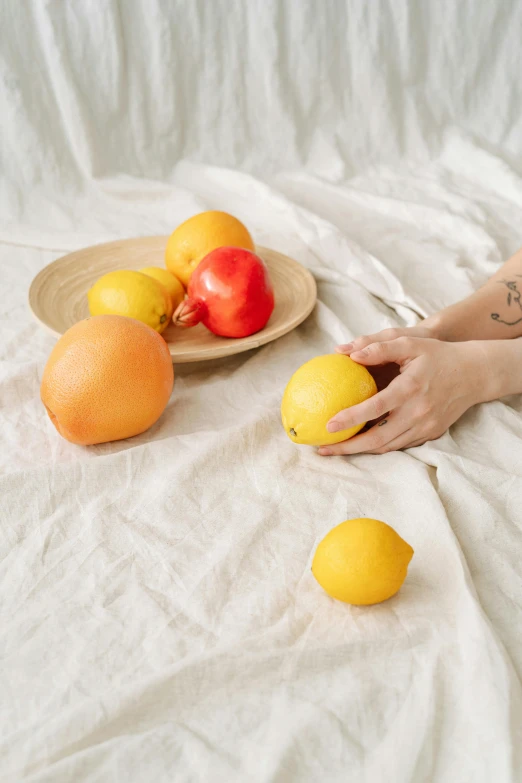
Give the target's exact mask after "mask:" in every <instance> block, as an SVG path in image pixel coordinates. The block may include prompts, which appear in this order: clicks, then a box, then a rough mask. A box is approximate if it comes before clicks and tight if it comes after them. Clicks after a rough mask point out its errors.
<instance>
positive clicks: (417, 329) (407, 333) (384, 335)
mask: <svg viewBox="0 0 522 783" xmlns="http://www.w3.org/2000/svg"><path fill="white" fill-rule="evenodd" d="M433 336H434V335H433V334H432V332H431V329H430V328H429V327H427V326H422V324H419V326H405V327H403V328H400V327H393V328H391V329H382V330H381V331H380V332H375V334H364V335H361V336H360V337H356V338H355V340H353V342H351V343H346V344H345V345H338V346H337V348H336V349H335V350H336V351H337V353H344V354H346V355H348V356H350V355H351V354H352V353H355V351H361V350H362V349H363V348H367V347H368V346H369V345H371V344H372V343H382V342H389V341H390V340H397V339H398V338H399V337H423V338H430V337H431V338H433Z"/></svg>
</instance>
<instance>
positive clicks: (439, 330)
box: [419, 313, 449, 342]
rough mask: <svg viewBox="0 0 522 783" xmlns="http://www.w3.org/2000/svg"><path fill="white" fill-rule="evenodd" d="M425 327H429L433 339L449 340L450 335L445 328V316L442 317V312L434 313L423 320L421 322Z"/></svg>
mask: <svg viewBox="0 0 522 783" xmlns="http://www.w3.org/2000/svg"><path fill="white" fill-rule="evenodd" d="M419 325H420V326H422V327H423V328H424V329H427V330H428V332H429V336H430V337H431V338H432V339H433V340H442V341H445V342H446V341H449V337H448V336H447V335H446V330H445V328H444V322H443V318H442V317H441V313H435V314H434V315H430V316H429V317H428V318H426V319H425V320H424V321H421V323H420V324H419Z"/></svg>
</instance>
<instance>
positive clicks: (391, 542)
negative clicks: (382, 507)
mask: <svg viewBox="0 0 522 783" xmlns="http://www.w3.org/2000/svg"><path fill="white" fill-rule="evenodd" d="M412 557H413V549H412V548H411V546H410V545H409V544H407V543H406V541H404V540H403V539H402V538H401V537H400V535H399V534H398V533H396V532H395V530H394V529H393V528H392V527H390V526H389V525H387V524H386V523H385V522H379V520H378V519H367V518H363V519H349V520H348V521H346V522H341V524H340V525H337V527H334V528H333V530H330V532H329V533H328V534H327V535H326V536H325V537H324V538H323V540H322V541H321V542H320V544H319V546H318V547H317V550H316V552H315V555H314V559H313V562H312V573H313V575H314V576H315V578H316V579H317V581H318V582H319V584H320V585H321V587H322V588H323V589H324V590H325V591H326V592H327V593H328V595H330V596H331V597H332V598H337V600H339V601H345V603H348V604H355V605H359V606H364V605H367V604H378V603H380V602H381V601H386V600H387V599H388V598H391V597H392V595H395V593H397V592H398V591H399V590H400V588H401V586H402V583H403V582H404V580H405V579H406V574H407V572H408V565H409V562H410V560H411V559H412Z"/></svg>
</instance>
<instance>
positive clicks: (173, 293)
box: [139, 266, 185, 312]
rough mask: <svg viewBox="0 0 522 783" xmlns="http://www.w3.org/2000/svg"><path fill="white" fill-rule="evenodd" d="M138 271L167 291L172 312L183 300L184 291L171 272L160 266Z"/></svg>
mask: <svg viewBox="0 0 522 783" xmlns="http://www.w3.org/2000/svg"><path fill="white" fill-rule="evenodd" d="M139 271H140V272H143V274H144V275H148V276H149V277H153V278H154V279H155V280H157V281H158V283H161V285H162V286H164V287H165V288H166V289H167V291H168V292H169V294H170V298H171V299H172V309H173V312H174V310H175V309H176V307H177V306H178V305H179V304H180V302H182V301H183V300H184V298H185V289H184V288H183V285H182V283H181V282H180V280H178V278H177V277H176V276H175V275H173V274H172V272H169V270H168V269H162V268H161V267H160V266H144V267H143V269H140V270H139Z"/></svg>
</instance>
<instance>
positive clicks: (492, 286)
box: [422, 248, 522, 342]
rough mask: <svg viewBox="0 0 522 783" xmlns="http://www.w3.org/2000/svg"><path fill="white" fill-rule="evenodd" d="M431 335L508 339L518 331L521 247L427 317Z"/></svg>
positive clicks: (520, 328) (520, 322)
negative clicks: (475, 288) (468, 292)
mask: <svg viewBox="0 0 522 783" xmlns="http://www.w3.org/2000/svg"><path fill="white" fill-rule="evenodd" d="M422 325H423V326H426V327H428V328H429V329H430V330H431V331H432V333H433V336H434V337H437V338H438V339H440V340H447V341H450V342H460V341H465V340H506V339H507V340H509V339H511V338H513V337H520V336H521V335H522V248H521V249H520V250H519V251H518V252H517V253H515V255H514V256H512V257H511V258H510V259H509V261H506V263H505V264H504V265H503V266H502V267H501V268H500V269H499V271H498V272H496V274H494V275H493V277H492V278H491V279H490V280H488V282H487V283H486V284H485V285H484V286H482V288H480V289H479V290H478V291H476V292H475V293H474V294H472V295H471V296H469V297H468V298H467V299H464V300H462V301H461V302H457V303H456V304H454V305H451V306H450V307H447V308H446V309H445V310H441V311H440V313H436V314H435V315H433V316H430V317H429V318H427V319H426V320H425V321H424V322H423V324H422Z"/></svg>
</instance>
